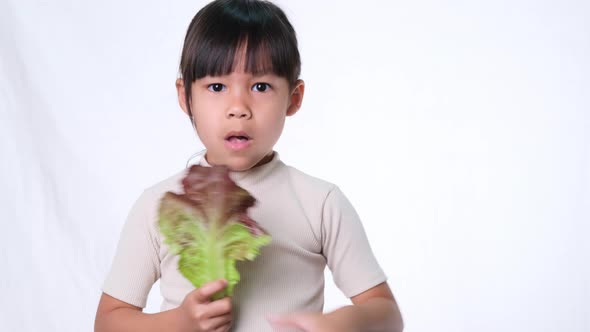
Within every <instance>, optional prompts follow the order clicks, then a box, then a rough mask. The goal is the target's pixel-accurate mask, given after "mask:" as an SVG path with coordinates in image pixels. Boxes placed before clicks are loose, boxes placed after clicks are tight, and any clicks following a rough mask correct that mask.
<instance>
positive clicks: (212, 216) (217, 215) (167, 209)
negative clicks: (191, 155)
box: [159, 165, 271, 299]
mask: <svg viewBox="0 0 590 332" xmlns="http://www.w3.org/2000/svg"><path fill="white" fill-rule="evenodd" d="M182 185H183V188H184V193H183V194H176V193H173V192H167V193H166V194H165V195H164V197H163V198H162V200H161V202H160V209H159V226H160V232H161V233H162V234H163V235H164V238H165V239H164V243H165V244H167V245H168V246H169V248H170V251H171V252H172V253H173V254H175V255H179V256H180V258H179V261H178V269H179V271H180V273H181V274H182V275H183V276H184V277H185V278H187V279H188V280H189V281H190V282H191V283H192V284H193V285H194V286H195V287H197V288H199V287H201V286H202V285H203V284H205V283H207V282H210V281H213V280H217V279H225V280H227V282H228V285H227V287H226V288H225V289H224V290H223V291H221V292H219V293H217V294H215V295H214V299H218V298H222V297H224V296H232V295H233V290H234V287H235V285H236V284H237V283H238V281H239V280H240V274H239V273H238V270H237V269H236V261H241V260H253V259H254V258H256V256H258V255H259V253H260V248H261V247H262V246H264V245H267V244H269V243H270V240H271V237H270V236H269V235H268V233H267V232H266V231H265V230H264V229H262V228H261V227H260V226H259V225H258V223H256V222H255V221H254V220H252V219H251V218H250V217H249V216H248V215H247V213H246V212H247V210H248V208H250V207H251V206H253V205H254V204H255V202H256V200H255V199H254V197H252V196H251V195H250V194H249V193H248V192H247V191H246V190H244V189H243V188H241V187H239V186H238V185H236V183H235V182H234V181H232V180H231V178H230V177H229V170H228V169H227V168H226V167H222V166H214V167H202V166H198V165H194V166H192V167H191V168H190V169H189V171H188V173H187V175H186V176H185V178H184V179H183V180H182Z"/></svg>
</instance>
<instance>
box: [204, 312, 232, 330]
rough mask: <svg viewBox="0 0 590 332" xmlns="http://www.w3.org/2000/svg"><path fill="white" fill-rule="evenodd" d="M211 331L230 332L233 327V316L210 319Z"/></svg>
mask: <svg viewBox="0 0 590 332" xmlns="http://www.w3.org/2000/svg"><path fill="white" fill-rule="evenodd" d="M209 320H210V321H211V330H213V331H215V332H221V331H229V328H230V327H231V315H224V316H218V317H215V318H210V319H209Z"/></svg>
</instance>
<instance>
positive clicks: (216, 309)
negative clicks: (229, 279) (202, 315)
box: [207, 297, 232, 318]
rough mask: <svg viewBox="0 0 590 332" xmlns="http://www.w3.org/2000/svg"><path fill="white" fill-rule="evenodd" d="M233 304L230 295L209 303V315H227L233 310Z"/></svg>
mask: <svg viewBox="0 0 590 332" xmlns="http://www.w3.org/2000/svg"><path fill="white" fill-rule="evenodd" d="M231 309H232V305H231V299H230V298H229V297H224V298H222V299H220V300H217V301H213V302H211V303H209V304H207V317H212V318H213V317H217V316H225V315H227V314H229V313H230V312H231Z"/></svg>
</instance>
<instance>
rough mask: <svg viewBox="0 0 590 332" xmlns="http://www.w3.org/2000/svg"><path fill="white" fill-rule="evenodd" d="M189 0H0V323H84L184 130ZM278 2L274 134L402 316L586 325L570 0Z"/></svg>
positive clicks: (580, 32) (189, 138) (582, 10)
mask: <svg viewBox="0 0 590 332" xmlns="http://www.w3.org/2000/svg"><path fill="white" fill-rule="evenodd" d="M204 3H205V2H204V1H170V2H163V1H138V0H128V1H114V0H108V1H92V2H90V1H66V0H59V1H32V0H18V1H17V0H2V1H1V2H0V149H1V150H0V153H1V154H0V188H1V191H0V193H1V196H0V208H1V216H2V217H1V218H0V220H1V223H2V224H1V226H2V228H1V229H2V231H1V234H2V236H1V240H0V243H1V246H2V247H1V249H2V250H0V262H1V269H2V271H1V274H0V278H1V282H0V287H1V293H0V329H1V330H2V331H60V332H64V331H72V332H79V331H92V326H93V320H94V314H95V310H96V305H97V301H98V298H99V296H100V285H101V283H102V281H103V280H104V277H105V274H106V273H107V271H108V269H109V267H110V263H111V260H112V257H113V254H114V250H115V246H116V243H117V240H118V236H119V231H120V229H121V227H122V224H123V222H124V220H125V217H126V215H127V212H128V211H129V208H130V206H131V204H132V203H133V201H134V200H135V199H136V198H137V197H138V195H139V194H140V193H141V191H142V190H143V188H145V187H147V186H150V185H152V184H154V183H156V182H157V181H159V180H162V179H164V178H166V177H168V176H170V175H172V174H174V173H176V172H178V171H179V170H181V169H182V168H183V167H184V165H185V162H186V160H187V159H188V158H189V156H190V155H191V154H192V153H194V152H196V151H198V150H200V149H201V144H200V143H199V142H198V140H197V139H196V138H195V136H194V134H193V132H192V128H191V126H190V123H189V122H188V121H187V119H186V117H185V116H184V114H183V113H182V112H181V110H180V108H179V107H178V106H177V102H176V96H175V89H174V80H175V78H176V76H177V66H178V61H179V55H180V50H181V45H182V40H183V38H184V33H185V30H186V27H187V26H188V23H189V22H190V19H191V18H192V16H193V15H194V14H195V13H196V11H197V10H198V9H199V8H201V7H202V6H203V4H204ZM278 3H279V4H280V5H281V6H282V7H283V8H284V10H285V11H286V12H287V14H288V16H289V17H290V19H291V20H292V23H293V24H294V26H295V28H296V30H297V32H298V36H299V41H300V50H301V54H302V60H303V72H302V78H303V79H305V81H306V83H307V90H306V95H305V101H304V106H303V109H302V110H301V111H300V113H298V114H297V115H296V116H295V117H293V118H290V119H289V120H288V123H287V127H286V129H285V132H284V134H283V137H282V138H281V141H280V143H279V144H278V145H277V147H276V149H277V150H278V151H279V152H280V153H281V157H282V158H283V160H284V161H285V162H287V163H289V164H291V165H293V166H296V167H297V168H299V169H301V170H303V171H305V172H308V173H310V174H312V175H315V176H318V177H321V178H324V179H326V180H328V181H331V182H335V183H337V184H338V185H339V186H340V187H341V188H342V189H343V191H344V192H345V193H346V194H347V195H348V197H349V198H350V200H351V201H352V202H353V204H354V205H355V207H356V208H357V210H358V212H359V214H360V215H361V217H362V218H363V221H364V225H365V227H366V230H367V233H368V236H369V239H370V241H371V244H372V246H373V250H374V251H375V254H376V255H377V257H378V259H379V261H380V262H381V264H382V265H383V268H384V269H385V271H386V273H387V274H388V276H389V283H390V285H391V288H392V289H393V291H394V293H395V295H396V297H397V299H398V301H399V304H400V307H401V310H402V313H403V315H404V318H405V322H406V331H408V332H441V331H444V332H456V331H478V332H484V331H490V332H492V331H494V332H496V331H503V332H506V331H514V332H521V331H535V332H538V331H560V332H561V331H567V332H588V331H590V318H589V317H590V282H589V279H590V263H589V262H590V246H589V244H588V240H589V237H590V226H589V223H590V79H589V77H590V61H589V60H588V59H590V5H589V3H588V2H587V1H572V0H562V1H556V0H554V1H532V0H529V1H526V0H518V1H503V0H500V1H487V2H481V1H480V2H477V1H455V0H453V1H444V2H441V1H425V0H422V1H367V0H365V1H297V2H295V1H289V2H287V1H286V0H283V1H279V2H278ZM326 297H327V298H326V309H333V308H335V307H337V306H339V305H341V304H344V303H346V299H344V298H343V297H342V295H340V293H339V292H338V290H337V289H336V288H335V287H334V286H333V284H329V285H328V287H327V290H326ZM159 305H160V298H159V294H158V289H157V287H156V288H154V289H153V291H152V293H151V296H150V300H149V306H148V308H147V310H148V311H151V312H153V311H156V310H157V309H158V307H159Z"/></svg>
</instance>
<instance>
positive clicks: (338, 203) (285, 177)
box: [102, 153, 386, 332]
mask: <svg viewBox="0 0 590 332" xmlns="http://www.w3.org/2000/svg"><path fill="white" fill-rule="evenodd" d="M200 164H201V165H203V166H209V165H208V164H207V162H206V161H205V158H202V159H201V161H200ZM186 172H187V170H184V171H182V172H180V173H178V174H176V175H174V176H172V177H170V178H168V179H166V180H164V181H162V182H160V183H158V184H156V185H155V186H153V187H151V188H148V189H147V190H145V191H144V192H143V194H142V195H141V196H140V197H139V199H138V200H137V202H136V203H135V205H134V206H133V208H132V209H131V212H130V214H129V216H128V218H127V221H126V223H125V226H124V228H123V230H122V233H121V238H120V240H119V244H118V247H117V251H116V254H115V258H114V261H113V264H112V267H111V271H110V273H109V274H108V276H107V278H106V280H105V282H104V284H103V288H102V290H103V292H104V293H106V294H109V295H110V296H113V297H115V298H117V299H119V300H121V301H124V302H127V303H129V304H132V305H135V306H138V307H142V308H144V307H145V305H146V301H147V296H148V293H149V291H150V289H151V287H152V285H153V284H154V283H155V282H156V281H157V280H158V279H160V292H161V294H162V297H163V299H164V300H163V303H162V306H161V310H162V311H164V310H169V309H172V308H175V307H177V306H179V305H180V304H181V303H182V300H183V299H184V297H185V296H186V294H188V293H189V292H191V291H192V290H194V286H193V285H192V284H191V283H190V282H189V281H188V280H187V279H185V278H184V277H183V276H182V275H181V274H180V272H179V271H178V269H177V264H178V256H174V255H172V254H171V253H170V252H169V250H168V247H167V245H165V244H164V243H163V238H162V235H161V234H160V232H159V230H158V208H159V204H160V199H161V198H162V196H163V195H164V193H165V192H166V191H173V192H177V193H180V192H182V186H181V180H182V178H183V177H184V176H185V174H186ZM230 176H231V178H232V179H233V180H234V181H235V182H236V183H237V184H238V185H239V186H241V187H243V188H244V189H246V190H247V191H249V192H250V194H251V195H252V196H254V197H255V198H256V200H257V202H256V205H255V206H254V207H252V208H250V209H249V210H248V214H249V215H250V216H251V217H252V219H254V220H256V221H257V222H258V223H259V224H260V225H261V226H262V227H263V228H264V229H265V230H266V231H268V233H269V234H270V235H271V236H272V242H271V244H269V245H268V246H265V247H263V248H262V250H261V254H260V256H258V257H257V258H256V259H255V260H254V261H251V262H250V261H246V262H238V263H237V268H238V271H239V272H240V276H241V280H240V282H239V283H238V284H237V286H236V287H235V289H234V297H233V299H232V302H233V315H234V325H233V326H234V328H233V331H238V332H247V331H252V332H261V331H271V327H270V326H269V325H268V323H267V322H266V318H265V317H266V315H268V314H273V313H287V312H292V311H316V312H321V311H322V309H323V305H324V269H325V267H326V265H327V266H328V267H329V268H330V270H331V272H332V276H333V278H334V282H335V284H336V285H337V286H338V287H339V288H340V289H341V290H342V292H343V293H344V295H346V296H347V297H352V296H354V295H357V294H360V293H362V292H364V291H365V290H368V289H369V288H371V287H373V286H376V285H378V284H380V283H382V282H384V281H385V280H386V276H385V274H384V272H383V270H382V269H381V268H380V266H379V264H378V263H377V261H376V259H375V257H374V255H373V253H372V251H371V248H370V246H369V243H368V241H367V237H366V235H365V231H364V229H363V227H362V225H361V222H360V220H359V217H358V215H357V213H356V212H355V210H354V208H353V207H352V205H351V204H350V202H349V201H348V200H347V199H346V197H345V196H344V195H343V194H342V192H341V191H340V190H339V189H338V187H336V186H335V185H333V184H330V183H328V182H325V181H322V180H319V179H317V178H314V177H311V176H309V175H307V174H304V173H303V172H301V171H298V170H297V169H295V168H293V167H290V166H287V165H285V164H284V163H283V162H281V161H280V159H279V156H278V154H277V153H275V157H274V158H273V160H272V161H270V162H269V163H267V164H264V165H262V166H259V167H256V168H253V169H251V170H248V171H244V172H231V174H230Z"/></svg>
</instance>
